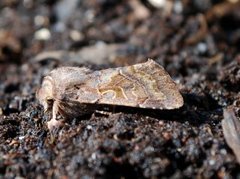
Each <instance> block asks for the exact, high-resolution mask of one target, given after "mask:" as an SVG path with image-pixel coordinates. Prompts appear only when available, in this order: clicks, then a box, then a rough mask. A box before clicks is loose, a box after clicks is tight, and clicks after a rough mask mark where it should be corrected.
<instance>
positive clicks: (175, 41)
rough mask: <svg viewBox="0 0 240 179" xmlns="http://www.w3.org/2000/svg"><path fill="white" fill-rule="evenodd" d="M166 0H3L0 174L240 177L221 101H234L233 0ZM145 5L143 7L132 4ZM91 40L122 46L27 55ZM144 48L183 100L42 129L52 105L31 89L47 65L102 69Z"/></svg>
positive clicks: (239, 77) (139, 56) (238, 24)
mask: <svg viewBox="0 0 240 179" xmlns="http://www.w3.org/2000/svg"><path fill="white" fill-rule="evenodd" d="M133 2H134V3H136V2H137V4H133ZM169 2H172V7H173V9H172V10H171V11H170V12H169V10H168V8H169V7H167V6H166V7H163V8H162V9H157V8H156V7H154V6H152V5H151V4H150V3H149V2H148V1H147V0H145V1H144V0H143V1H140V0H136V1H134V0H132V1H127V0H119V1H113V0H101V1H100V0H89V1H80V0H76V3H75V4H74V0H72V1H67V0H64V1H62V4H63V5H62V4H61V3H60V2H59V1H57V0H36V1H33V0H26V1H25V0H24V1H17V0H1V1H0V72H1V75H0V178H2V177H3V178H15V177H26V178H36V177H39V178H46V177H49V178H50V177H53V178H80V177H81V178H92V177H94V178H122V177H124V178H150V177H165V178H169V177H171V178H193V177H200V178H215V177H217V178H237V177H240V166H239V164H238V163H237V160H236V157H235V156H234V154H233V152H232V150H231V149H230V148H229V147H228V146H227V143H226V142H225V139H224V136H223V132H222V127H221V120H222V119H223V109H224V108H226V107H227V106H229V105H232V104H234V105H236V108H237V109H239V108H240V106H239V104H240V102H239V101H240V94H239V91H240V54H239V51H240V48H239V47H240V33H239V28H240V5H239V3H237V4H234V6H232V5H231V3H229V1H227V0H226V1H223V0H218V1H216V0H212V1H210V0H204V1H201V3H200V4H199V2H198V1H197V0H194V1H188V0H183V1H169ZM64 3H65V4H64ZM71 3H73V4H71ZM220 6H223V7H226V8H225V10H224V12H223V13H222V14H218V13H217V12H216V8H220ZM141 8H143V9H144V10H145V11H146V12H147V13H148V15H143V12H142V11H140V12H141V13H140V14H139V13H137V12H138V10H139V9H141ZM226 9H230V10H226ZM44 29H45V32H44ZM39 33H40V34H41V33H42V36H40V37H39ZM96 44H97V45H102V44H104V45H106V46H107V47H108V45H111V44H117V45H118V44H121V45H125V48H124V50H116V51H114V52H113V54H112V53H111V54H110V55H111V56H109V57H107V58H106V57H105V58H106V59H105V61H104V62H99V61H98V56H95V58H94V59H93V60H91V61H90V62H87V61H86V60H85V61H81V59H82V57H81V56H79V58H77V60H76V59H75V60H72V59H71V58H70V57H69V58H52V57H48V56H47V57H45V58H42V59H40V60H36V58H34V57H35V56H36V55H38V54H40V53H41V52H44V51H53V50H54V51H55V50H61V51H63V53H64V54H66V53H69V52H79V51H81V50H82V49H84V48H88V47H90V46H91V47H92V46H93V47H94V46H96ZM76 55H77V54H76ZM86 56H88V55H86ZM77 57H78V56H77ZM147 58H152V59H154V60H156V61H157V62H158V63H160V64H161V65H163V66H164V67H165V69H166V70H167V71H168V72H169V74H170V75H171V76H172V78H173V79H174V80H175V81H176V82H177V83H178V84H179V88H180V90H181V93H182V94H183V96H184V101H185V104H184V106H183V107H182V108H181V109H178V110H173V111H158V110H141V109H126V108H118V107H116V109H114V110H112V111H111V113H109V114H108V115H103V114H99V113H97V112H95V113H93V114H90V115H87V116H84V117H79V118H78V119H72V120H69V121H68V122H67V123H66V124H65V126H64V127H63V128H61V129H59V130H57V131H53V132H52V133H50V132H49V131H48V129H47V126H46V122H47V121H48V120H49V119H50V114H44V113H43V108H42V107H41V106H40V104H39V103H38V101H37V100H36V98H35V92H36V90H37V88H39V86H40V84H41V80H42V77H43V76H44V75H45V74H47V73H48V72H49V71H50V70H52V69H53V68H55V67H58V66H63V65H64V66H65V65H71V66H86V67H89V68H92V69H104V68H109V67H116V66H125V65H130V64H135V63H139V62H143V61H146V60H147ZM94 60H95V61H96V63H95V62H94ZM238 115H240V114H238Z"/></svg>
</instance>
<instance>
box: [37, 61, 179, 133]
mask: <svg viewBox="0 0 240 179" xmlns="http://www.w3.org/2000/svg"><path fill="white" fill-rule="evenodd" d="M37 98H38V100H39V102H40V103H41V104H42V105H43V107H44V110H45V111H47V110H49V109H52V119H51V120H50V121H49V122H48V128H49V129H52V128H53V127H54V126H58V125H59V124H60V122H59V121H57V120H56V115H57V114H61V115H62V116H64V117H65V118H68V117H77V116H80V115H83V114H86V113H90V112H92V111H93V110H94V109H92V108H90V107H89V105H90V104H94V105H97V104H106V105H120V106H129V107H138V108H152V109H176V108H179V107H181V106H182V105H183V98H182V96H181V94H180V92H179V91H178V88H177V85H176V84H175V83H174V81H173V80H172V79H171V77H170V76H169V74H168V73H167V72H166V71H165V70H164V68H163V67H162V66H160V65H159V64H157V63H156V62H155V61H153V60H148V61H147V62H145V63H140V64H136V65H132V66H126V67H119V68H110V69H105V70H100V71H92V70H90V69H88V68H85V67H82V68H78V67H61V68H57V69H54V70H53V71H51V72H50V73H49V74H48V75H47V76H46V77H44V79H43V82H42V86H41V88H40V89H39V90H38V91H37Z"/></svg>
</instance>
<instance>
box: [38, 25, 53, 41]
mask: <svg viewBox="0 0 240 179" xmlns="http://www.w3.org/2000/svg"><path fill="white" fill-rule="evenodd" d="M50 37H51V33H50V31H49V30H48V29H47V28H42V29H40V30H38V31H37V32H35V34H34V38H35V39H37V40H49V39H50Z"/></svg>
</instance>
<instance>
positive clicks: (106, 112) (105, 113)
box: [95, 110, 112, 116]
mask: <svg viewBox="0 0 240 179" xmlns="http://www.w3.org/2000/svg"><path fill="white" fill-rule="evenodd" d="M95 113H98V114H102V115H106V116H109V115H111V114H112V112H108V111H100V110H95Z"/></svg>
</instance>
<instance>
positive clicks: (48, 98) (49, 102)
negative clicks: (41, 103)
mask: <svg viewBox="0 0 240 179" xmlns="http://www.w3.org/2000/svg"><path fill="white" fill-rule="evenodd" d="M46 101H47V103H48V104H53V98H51V97H49V96H48V97H46Z"/></svg>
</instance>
